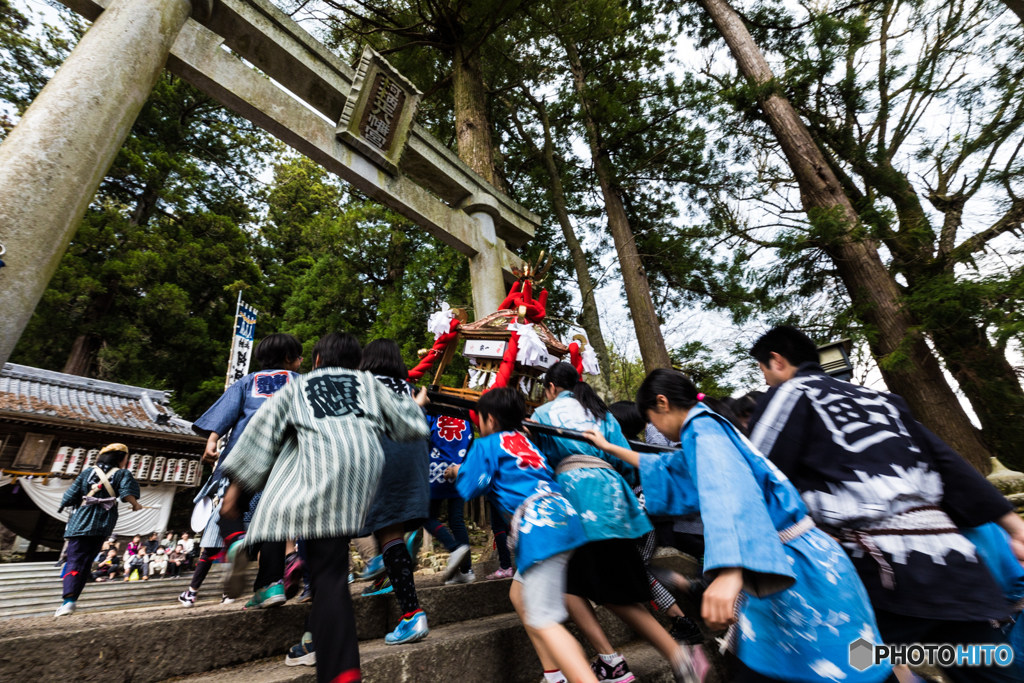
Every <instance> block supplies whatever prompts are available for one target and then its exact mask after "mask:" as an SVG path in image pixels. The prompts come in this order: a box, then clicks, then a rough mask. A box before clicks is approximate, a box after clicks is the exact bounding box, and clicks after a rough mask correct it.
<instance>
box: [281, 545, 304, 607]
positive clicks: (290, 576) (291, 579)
mask: <svg viewBox="0 0 1024 683" xmlns="http://www.w3.org/2000/svg"><path fill="white" fill-rule="evenodd" d="M303 569H305V563H304V562H303V561H302V558H301V557H299V554H298V553H292V554H291V555H289V556H288V557H286V558H285V561H284V596H285V597H286V598H288V599H289V600H291V599H292V598H294V597H295V596H296V595H297V594H298V592H299V589H300V588H302V572H303Z"/></svg>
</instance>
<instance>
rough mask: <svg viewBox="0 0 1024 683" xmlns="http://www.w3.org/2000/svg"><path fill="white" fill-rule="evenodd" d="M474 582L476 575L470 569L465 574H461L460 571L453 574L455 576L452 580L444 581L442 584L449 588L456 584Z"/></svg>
mask: <svg viewBox="0 0 1024 683" xmlns="http://www.w3.org/2000/svg"><path fill="white" fill-rule="evenodd" d="M474 581H476V574H475V573H474V572H473V570H472V569H470V570H469V571H466V572H463V571H461V570H460V571H457V572H455V575H454V576H453V577H452V578H450V579H448V580H447V581H445V582H444V583H445V585H446V586H451V585H452V584H456V583H473V582H474Z"/></svg>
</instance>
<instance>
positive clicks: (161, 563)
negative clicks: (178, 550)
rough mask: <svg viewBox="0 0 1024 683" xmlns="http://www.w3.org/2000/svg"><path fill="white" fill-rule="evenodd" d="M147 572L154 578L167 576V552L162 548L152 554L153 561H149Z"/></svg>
mask: <svg viewBox="0 0 1024 683" xmlns="http://www.w3.org/2000/svg"><path fill="white" fill-rule="evenodd" d="M149 571H150V573H152V574H153V575H154V576H161V577H163V576H164V575H166V574H167V552H166V551H165V550H164V549H163V548H157V549H156V552H155V553H153V559H151V560H150V561H149Z"/></svg>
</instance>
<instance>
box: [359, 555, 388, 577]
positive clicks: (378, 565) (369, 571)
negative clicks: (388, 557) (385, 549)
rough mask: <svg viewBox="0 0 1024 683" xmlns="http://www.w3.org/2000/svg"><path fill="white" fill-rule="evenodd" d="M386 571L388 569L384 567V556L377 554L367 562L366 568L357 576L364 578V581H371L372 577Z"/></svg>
mask: <svg viewBox="0 0 1024 683" xmlns="http://www.w3.org/2000/svg"><path fill="white" fill-rule="evenodd" d="M385 571H387V570H386V569H385V568H384V556H383V555H377V556H376V557H375V558H373V559H372V560H370V561H369V562H367V563H366V569H364V570H363V571H362V572H360V573H359V574H357V575H356V576H357V578H359V579H362V580H364V581H369V580H371V579H376V578H377V577H379V576H380V575H381V574H383V573H384V572H385Z"/></svg>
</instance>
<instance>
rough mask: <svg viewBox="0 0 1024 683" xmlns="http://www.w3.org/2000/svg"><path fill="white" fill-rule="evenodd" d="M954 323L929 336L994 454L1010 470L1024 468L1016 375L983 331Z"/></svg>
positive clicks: (1023, 394) (1021, 400) (1022, 409)
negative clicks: (972, 410) (969, 406)
mask: <svg viewBox="0 0 1024 683" xmlns="http://www.w3.org/2000/svg"><path fill="white" fill-rule="evenodd" d="M940 305H943V306H945V304H940ZM955 310H956V309H955V308H953V310H951V311H949V312H950V313H953V312H954V311H955ZM956 322H957V324H956V325H953V326H951V327H949V328H947V329H944V330H941V331H934V330H933V331H932V332H931V338H932V341H933V342H934V343H935V348H936V349H938V352H939V353H940V354H941V355H942V358H943V360H944V361H945V362H946V368H947V369H948V370H949V372H950V373H951V374H952V375H953V378H954V379H955V380H956V382H957V384H959V385H960V389H961V390H962V391H963V392H964V395H965V396H966V397H967V400H968V401H969V402H970V404H971V407H972V408H974V412H975V413H976V414H977V416H978V421H979V422H980V423H981V430H982V432H981V435H982V438H983V439H984V440H985V443H986V444H987V445H988V447H989V449H991V451H992V453H993V455H995V456H996V457H997V458H999V460H1000V461H1001V462H1002V463H1003V464H1004V465H1006V466H1007V467H1009V468H1010V469H1013V470H1018V471H1021V470H1024V430H1022V429H1021V420H1022V418H1024V391H1022V390H1021V386H1020V382H1019V381H1018V380H1017V374H1016V373H1015V372H1014V370H1013V367H1012V366H1011V365H1010V363H1009V362H1008V361H1007V360H1006V355H1005V354H1004V353H1003V352H1002V350H1000V349H999V348H997V347H995V346H993V345H992V343H991V341H990V340H989V339H988V336H987V335H986V334H985V331H984V330H983V329H981V328H980V327H978V326H977V325H975V324H973V323H972V322H971V320H970V319H969V318H962V319H961V320H958V321H956Z"/></svg>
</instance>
